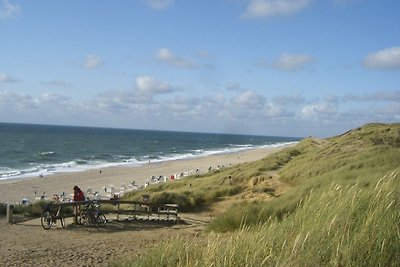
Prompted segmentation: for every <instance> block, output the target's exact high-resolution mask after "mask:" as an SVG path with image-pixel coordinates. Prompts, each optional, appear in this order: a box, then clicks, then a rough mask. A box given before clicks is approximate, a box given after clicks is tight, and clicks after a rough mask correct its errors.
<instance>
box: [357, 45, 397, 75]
mask: <svg viewBox="0 0 400 267" xmlns="http://www.w3.org/2000/svg"><path fill="white" fill-rule="evenodd" d="M363 65H364V67H366V68H368V69H382V70H398V69H400V46H397V47H390V48H386V49H382V50H379V51H377V52H374V53H371V54H369V55H367V56H366V57H365V58H364V61H363Z"/></svg>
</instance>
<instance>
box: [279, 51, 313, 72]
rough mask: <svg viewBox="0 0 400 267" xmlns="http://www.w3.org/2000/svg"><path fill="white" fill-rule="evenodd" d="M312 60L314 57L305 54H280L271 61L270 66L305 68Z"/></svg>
mask: <svg viewBox="0 0 400 267" xmlns="http://www.w3.org/2000/svg"><path fill="white" fill-rule="evenodd" d="M313 62H314V58H313V57H312V56H310V55H307V54H298V55H291V54H286V53H285V54H282V55H281V56H280V57H279V58H277V59H276V60H275V61H274V62H273V63H272V67H274V68H275V69H278V70H285V71H294V70H301V69H304V68H306V67H307V66H308V65H309V64H311V63H313Z"/></svg>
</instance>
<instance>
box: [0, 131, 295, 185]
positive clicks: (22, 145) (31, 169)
mask: <svg viewBox="0 0 400 267" xmlns="http://www.w3.org/2000/svg"><path fill="white" fill-rule="evenodd" d="M299 140H300V138H295V137H293V138H291V137H277V136H251V135H236V134H213V133H192V132H171V131H150V130H132V129H111V128H94V127H74V126H49V125H33V124H14V123H0V180H2V179H11V178H25V177H34V176H39V175H49V174H54V173H60V172H76V171H84V170H88V169H94V168H104V167H111V166H118V165H130V166H140V165H143V164H145V163H148V162H149V161H150V162H162V161H169V160H178V159H189V158H195V157H203V156H207V155H212V154H220V153H235V152H239V151H243V150H248V149H253V148H260V147H274V146H281V145H285V144H289V143H293V142H297V141H299Z"/></svg>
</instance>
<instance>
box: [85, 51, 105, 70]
mask: <svg viewBox="0 0 400 267" xmlns="http://www.w3.org/2000/svg"><path fill="white" fill-rule="evenodd" d="M101 64H102V60H101V58H100V57H99V56H97V55H92V54H89V55H87V56H86V58H85V61H84V62H83V67H84V68H85V69H94V68H96V67H98V66H100V65H101Z"/></svg>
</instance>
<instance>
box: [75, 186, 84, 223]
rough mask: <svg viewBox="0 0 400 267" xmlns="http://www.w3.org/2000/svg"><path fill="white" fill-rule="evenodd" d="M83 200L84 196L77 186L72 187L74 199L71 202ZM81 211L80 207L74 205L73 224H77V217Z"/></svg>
mask: <svg viewBox="0 0 400 267" xmlns="http://www.w3.org/2000/svg"><path fill="white" fill-rule="evenodd" d="M84 200H85V195H84V194H83V192H82V190H81V189H80V188H79V187H78V186H76V185H75V186H74V198H73V201H74V202H75V201H84ZM80 211H81V206H80V205H75V216H74V222H75V223H77V222H78V215H79V214H80Z"/></svg>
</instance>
